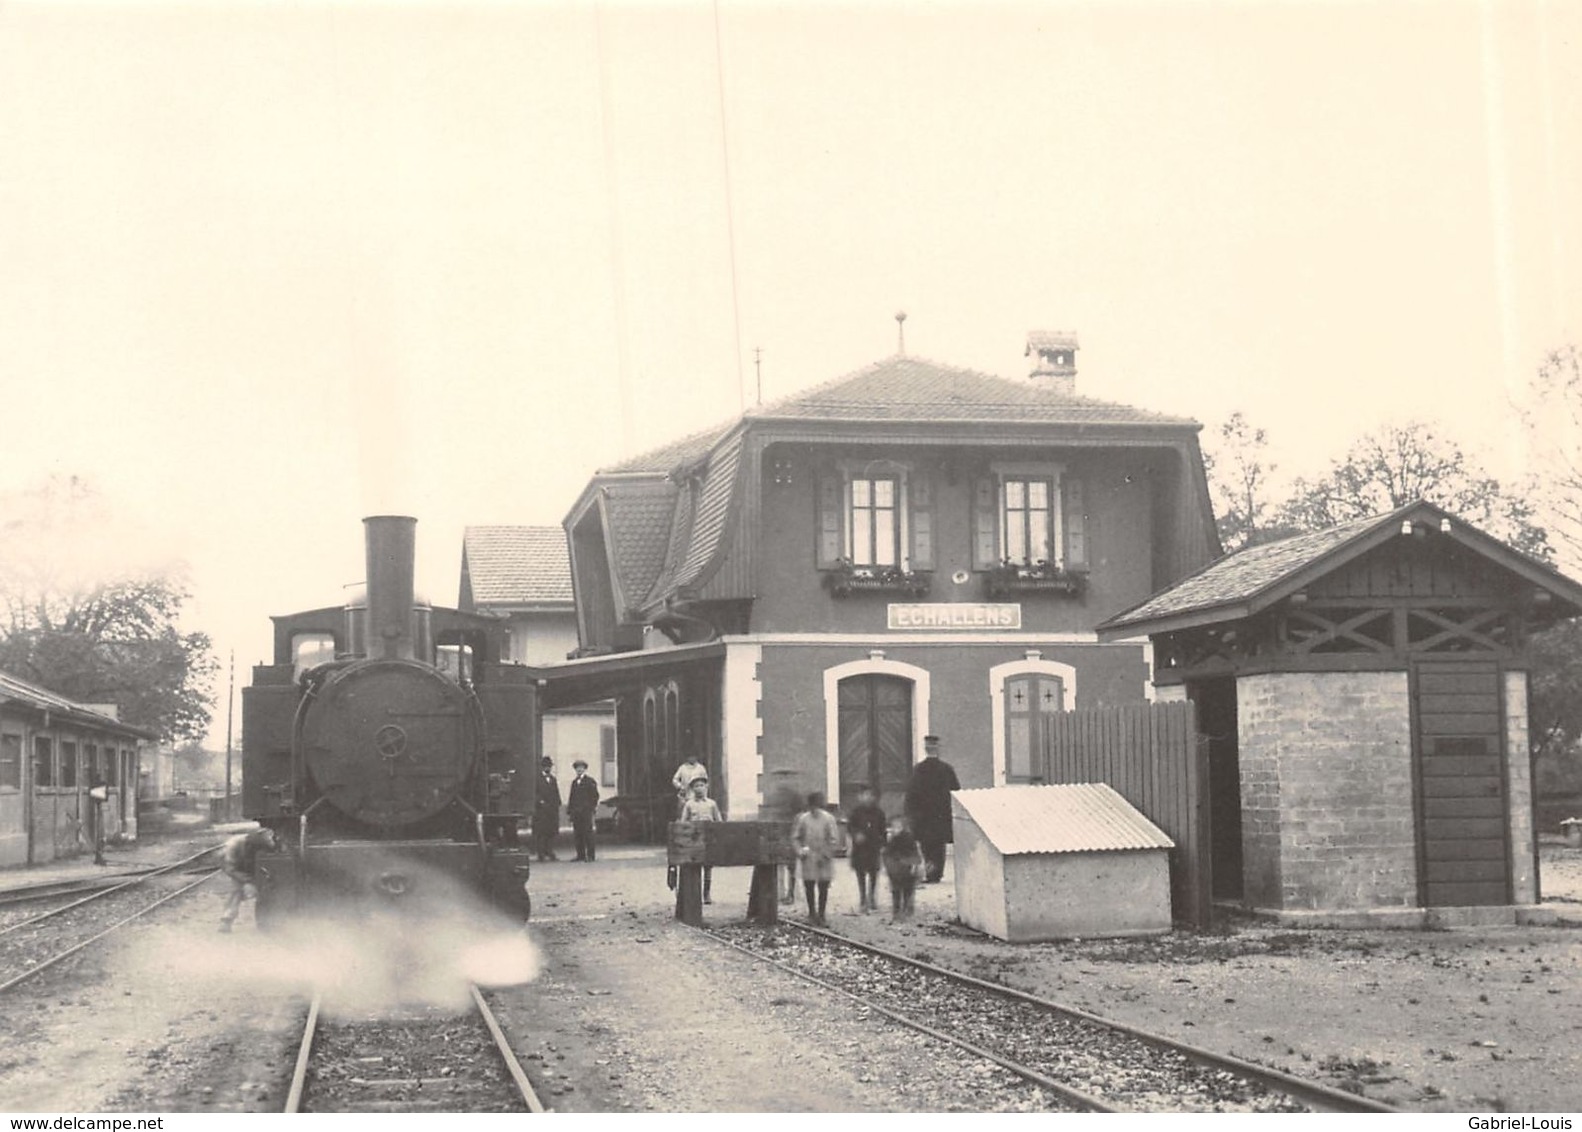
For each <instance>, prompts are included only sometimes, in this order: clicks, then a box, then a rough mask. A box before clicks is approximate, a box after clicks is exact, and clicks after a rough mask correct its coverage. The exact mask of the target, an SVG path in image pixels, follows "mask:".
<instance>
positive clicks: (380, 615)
mask: <svg viewBox="0 0 1582 1132" xmlns="http://www.w3.org/2000/svg"><path fill="white" fill-rule="evenodd" d="M363 526H364V530H365V534H366V536H367V543H368V655H369V656H370V657H392V658H400V659H403V660H411V659H412V656H413V649H412V602H413V588H412V574H413V570H414V564H415V562H416V560H417V539H416V535H415V532H416V529H417V520H416V519H414V518H412V517H410V516H408V515H371V516H369V517H368V518H366V519H364V520H363Z"/></svg>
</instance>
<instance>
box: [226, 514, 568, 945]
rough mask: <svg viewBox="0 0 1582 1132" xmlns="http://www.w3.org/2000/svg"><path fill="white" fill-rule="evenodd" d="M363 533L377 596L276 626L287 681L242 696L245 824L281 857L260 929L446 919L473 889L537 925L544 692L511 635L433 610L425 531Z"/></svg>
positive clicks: (275, 859)
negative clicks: (335, 917) (370, 914)
mask: <svg viewBox="0 0 1582 1132" xmlns="http://www.w3.org/2000/svg"><path fill="white" fill-rule="evenodd" d="M363 523H364V529H365V538H366V549H367V564H368V570H367V582H366V586H365V587H364V588H363V590H362V591H360V592H358V593H355V594H354V595H353V596H352V597H351V598H349V599H348V600H347V601H346V602H345V603H344V604H343V605H341V606H332V607H329V608H325V609H315V610H307V611H304V612H300V613H293V614H287V615H285V616H280V617H275V618H273V620H274V623H275V644H274V663H273V664H261V665H258V666H256V667H255V668H254V669H253V682H252V684H251V686H249V687H247V688H245V689H243V691H242V744H243V748H242V774H243V778H242V783H243V787H242V802H243V812H244V813H245V814H246V816H247V817H249V818H252V819H254V820H256V821H258V822H259V823H260V824H262V825H264V826H267V827H269V828H270V829H272V830H274V831H275V833H276V835H277V837H278V839H279V841H280V846H281V847H280V849H279V851H277V852H274V853H268V854H264V855H263V856H261V857H260V859H259V867H258V890H259V891H258V915H259V922H260V923H261V924H265V925H267V924H268V923H269V922H270V921H272V920H276V919H278V918H280V917H283V916H290V915H292V914H299V913H306V912H333V913H336V914H343V913H353V914H355V913H357V912H359V911H366V910H370V909H374V908H378V909H389V908H392V907H393V908H396V909H400V908H402V907H407V908H413V909H417V908H422V909H424V910H427V911H432V910H433V909H434V908H436V907H439V906H442V905H443V904H444V903H445V902H446V901H447V900H449V899H451V898H452V897H453V896H454V895H455V890H456V889H457V888H461V889H465V890H470V891H471V892H473V893H475V894H476V895H478V896H480V897H482V898H483V899H485V900H487V901H488V902H489V903H491V904H493V905H495V906H497V907H500V908H502V909H504V910H506V911H507V912H509V913H511V914H513V915H519V916H521V917H522V918H524V919H525V918H526V916H527V915H528V913H529V912H530V910H531V899H530V896H529V893H528V878H529V872H530V864H529V854H528V851H527V849H526V847H525V846H521V845H519V844H518V843H517V827H518V824H519V823H520V822H521V821H522V820H523V818H524V815H527V814H530V813H531V812H532V804H533V787H534V783H535V781H536V776H535V774H534V767H535V765H536V761H537V759H536V756H537V754H538V752H537V740H538V728H537V704H536V695H537V688H536V686H535V684H534V682H533V680H532V679H531V676H530V673H529V672H528V670H526V669H524V668H520V667H517V666H515V665H508V664H502V663H501V645H502V643H503V640H504V634H503V631H502V629H501V628H500V626H499V625H498V624H497V623H496V622H495V621H493V620H492V619H490V618H486V617H481V616H478V615H475V614H469V613H463V612H461V611H459V610H454V609H439V608H433V607H431V606H429V605H428V604H427V603H426V602H423V601H421V600H419V599H418V598H417V596H416V592H415V590H414V586H413V571H414V563H415V549H416V545H415V533H416V525H417V523H416V520H415V519H412V518H408V517H406V516H395V515H380V516H374V517H371V518H368V519H365V520H363Z"/></svg>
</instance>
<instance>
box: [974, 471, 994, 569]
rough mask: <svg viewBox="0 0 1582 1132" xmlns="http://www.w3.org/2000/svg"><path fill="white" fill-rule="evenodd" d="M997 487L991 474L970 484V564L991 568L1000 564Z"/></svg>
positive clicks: (978, 567)
mask: <svg viewBox="0 0 1582 1132" xmlns="http://www.w3.org/2000/svg"><path fill="white" fill-rule="evenodd" d="M998 510H999V489H998V487H997V485H996V483H995V477H993V476H979V477H978V478H977V479H976V480H974V481H973V485H972V565H973V568H974V569H976V570H992V569H994V568H995V567H996V566H998V565H999V564H1000V530H999V515H998V513H997V512H998Z"/></svg>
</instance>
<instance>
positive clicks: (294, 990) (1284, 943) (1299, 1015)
mask: <svg viewBox="0 0 1582 1132" xmlns="http://www.w3.org/2000/svg"><path fill="white" fill-rule="evenodd" d="M1542 849H1543V851H1542V869H1543V873H1542V875H1543V885H1544V891H1545V894H1546V897H1547V898H1548V899H1549V900H1551V901H1552V902H1553V903H1554V904H1555V905H1556V906H1557V907H1559V908H1561V909H1562V910H1565V911H1567V912H1568V913H1571V914H1570V915H1568V917H1567V919H1568V920H1569V921H1570V922H1571V923H1573V924H1582V849H1568V848H1566V847H1564V846H1561V845H1559V844H1545V845H1544V846H1543V847H1542ZM748 875H749V874H748V870H744V869H741V870H719V872H718V873H717V875H716V878H715V889H714V898H715V902H714V904H713V905H711V906H710V908H709V909H708V910H707V911H708V915H709V917H710V918H711V919H712V920H715V921H717V922H728V921H730V920H734V919H737V918H739V917H740V916H741V915H742V914H743V912H744V910H745V908H746V889H747V882H748ZM948 876H949V872H948V871H947V877H948ZM663 877H664V868H663V859H662V856H661V855H660V854H659V852H658V851H656V850H652V849H639V848H619V847H610V848H608V849H607V850H606V852H605V855H604V858H603V859H601V860H600V861H599V862H597V863H595V864H593V865H583V864H575V863H572V862H563V863H558V864H550V865H545V866H542V867H541V868H539V869H537V870H535V875H534V882H535V889H536V892H537V894H538V895H537V899H536V901H535V919H534V923H533V925H532V927H531V929H530V932H529V935H530V937H531V939H532V940H533V942H534V945H535V947H536V949H537V950H536V955H535V961H536V962H537V963H538V964H539V965H540V967H541V971H540V973H539V974H538V977H537V978H536V979H535V980H534V981H533V982H531V983H528V984H526V985H523V986H518V987H513V988H508V989H501V990H499V991H497V992H495V994H494V998H495V1002H496V1004H497V1009H498V1010H499V1012H500V1014H501V1015H502V1020H503V1021H504V1023H505V1025H506V1027H507V1030H508V1031H509V1032H511V1033H513V1034H516V1035H520V1036H521V1043H520V1046H519V1052H520V1053H522V1054H523V1055H525V1063H526V1065H527V1068H528V1071H529V1074H530V1075H531V1076H532V1077H533V1078H534V1080H535V1082H537V1083H538V1084H539V1085H540V1087H541V1089H542V1091H543V1092H544V1094H545V1098H546V1100H547V1101H548V1102H549V1103H550V1104H551V1105H553V1106H554V1107H555V1108H557V1109H560V1110H562V1111H583V1112H590V1111H616V1112H619V1111H668V1110H689V1111H726V1110H750V1111H820V1110H821V1111H846V1110H878V1111H903V1112H904V1111H934V1110H950V1109H955V1110H961V1109H969V1110H970V1109H972V1108H973V1107H974V1102H975V1098H976V1097H977V1096H979V1095H980V1094H979V1092H978V1091H977V1090H976V1088H975V1085H976V1081H975V1079H974V1077H973V1076H972V1073H970V1072H958V1071H956V1070H955V1069H954V1068H953V1070H952V1071H951V1072H949V1073H943V1074H942V1073H940V1072H939V1071H938V1066H939V1065H940V1064H942V1063H944V1064H950V1065H952V1066H954V1065H956V1064H957V1063H959V1058H957V1057H956V1055H953V1054H952V1055H947V1060H944V1061H943V1062H942V1059H941V1057H940V1055H939V1054H938V1052H937V1051H935V1050H932V1049H931V1048H929V1046H928V1045H927V1043H926V1042H921V1041H919V1040H918V1039H916V1038H912V1037H907V1036H905V1035H901V1034H900V1033H899V1032H897V1031H894V1029H893V1028H892V1027H889V1026H886V1025H883V1024H881V1023H878V1022H877V1021H875V1020H873V1019H871V1018H869V1017H868V1016H866V1014H865V1012H864V1011H863V1010H862V1009H861V1008H860V1007H857V1006H855V1005H853V1004H851V1003H849V1002H844V1001H841V1002H831V1001H823V1000H822V997H821V992H817V991H816V990H814V988H811V987H809V986H808V985H807V984H805V983H800V982H798V981H796V980H793V979H790V978H789V977H788V976H781V975H779V974H777V973H774V972H769V971H765V970H764V969H762V968H761V967H758V966H755V965H754V964H752V963H751V962H750V961H748V960H746V959H745V958H743V957H740V956H736V955H734V954H732V953H727V952H723V951H721V950H720V949H718V948H717V946H716V945H714V944H713V943H711V942H709V941H708V940H706V939H704V938H702V937H700V936H698V935H696V934H695V933H692V932H690V931H689V930H687V929H684V928H681V927H679V926H678V925H676V924H674V923H673V921H672V920H671V918H670V912H671V896H670V893H669V892H668V891H667V890H666V889H665V887H664V879H663ZM212 888H213V891H212V892H209V891H205V890H199V892H198V893H197V894H195V897H194V898H193V899H192V900H190V901H189V900H186V899H184V900H183V901H179V902H177V904H176V905H174V906H172V907H171V909H170V911H171V915H169V916H166V917H164V918H162V919H160V921H159V922H158V923H157V924H155V925H151V926H149V927H146V928H139V929H136V930H134V931H132V932H131V933H130V934H129V935H128V936H127V940H126V943H125V944H124V945H123V946H122V947H121V948H120V949H118V950H116V951H102V950H98V949H89V951H88V952H85V953H84V955H83V956H82V957H81V958H80V959H79V960H77V961H74V963H73V964H72V965H70V966H69V967H68V968H67V969H66V970H64V971H62V972H61V973H60V974H59V975H56V974H55V973H50V974H48V975H46V976H44V977H42V978H41V980H40V982H39V984H38V985H37V986H32V987H31V989H25V988H19V990H24V993H22V994H19V995H16V996H15V997H14V998H12V1000H11V1001H9V1002H8V1003H7V1008H6V1010H5V1011H4V1013H3V1015H0V1109H4V1110H8V1111H24V1112H114V1111H120V1112H127V1111H164V1112H188V1111H205V1110H212V1111H278V1109H279V1106H280V1104H281V1102H282V1100H283V1099H284V1098H283V1089H284V1083H285V1081H286V1078H287V1076H288V1074H289V1070H290V1066H291V1063H292V1061H293V1059H294V1057H295V1042H296V1038H297V1031H296V1027H297V1026H298V1025H299V1024H300V1019H301V1016H302V1013H303V1010H304V1003H305V999H304V998H303V994H302V991H303V975H304V972H315V973H317V974H319V975H321V976H322V975H323V974H324V972H325V971H326V970H331V969H333V965H334V964H335V963H337V962H340V963H346V962H348V960H347V959H346V952H345V951H343V950H341V949H343V948H344V947H346V946H347V945H346V941H340V942H339V943H337V944H336V945H335V946H330V945H328V944H326V943H324V942H322V941H321V942H320V943H319V944H318V945H317V946H313V945H310V946H309V947H308V948H307V949H306V950H305V951H304V950H301V949H293V948H291V947H287V946H283V945H282V944H280V943H279V942H278V941H272V940H271V939H270V938H269V937H265V936H261V935H258V934H256V933H255V932H254V931H253V930H252V928H251V925H250V924H249V923H247V922H246V919H245V914H244V922H243V924H242V925H241V926H240V927H239V930H238V931H237V933H236V934H235V935H233V936H220V935H217V934H216V933H215V931H214V922H215V917H216V915H217V913H218V908H219V904H220V900H221V896H222V892H221V889H220V887H219V886H218V885H213V886H212ZM855 904H856V887H855V883H854V881H853V880H852V878H851V875H850V873H849V871H843V872H842V873H841V874H839V876H838V879H837V881H836V884H835V890H834V892H833V893H832V896H831V904H830V914H831V915H830V918H831V926H832V927H833V928H834V929H835V930H837V931H847V932H850V933H851V934H853V935H856V936H860V937H864V938H871V939H873V940H874V941H876V942H880V943H883V944H885V945H887V946H890V947H892V948H894V949H896V950H898V951H901V952H902V953H904V954H908V955H913V956H917V957H920V958H927V959H929V960H931V961H933V962H935V963H939V964H941V965H944V966H950V967H956V968H959V969H961V970H965V971H969V972H971V973H974V974H978V975H980V976H983V977H986V978H991V979H996V978H997V979H1002V980H1004V981H1005V982H1007V983H1009V984H1011V985H1013V986H1017V987H1020V988H1023V989H1026V990H1029V991H1033V992H1035V993H1038V994H1041V995H1044V996H1046V997H1049V998H1053V999H1056V1000H1058V1001H1062V1002H1068V1003H1071V1004H1074V1005H1077V1006H1081V1007H1083V1008H1085V1009H1089V1010H1091V1011H1093V1012H1095V1013H1098V1014H1102V1015H1105V1016H1107V1017H1111V1018H1115V1019H1118V1020H1121V1021H1125V1022H1130V1023H1133V1024H1136V1025H1139V1026H1143V1027H1146V1028H1148V1029H1153V1030H1158V1031H1161V1032H1163V1033H1166V1034H1170V1035H1172V1036H1174V1037H1178V1038H1181V1039H1183V1040H1186V1041H1189V1042H1192V1043H1194V1044H1197V1045H1201V1046H1205V1047H1208V1048H1211V1049H1215V1050H1224V1051H1229V1052H1233V1053H1236V1054H1238V1055H1240V1056H1242V1057H1246V1058H1248V1059H1250V1060H1255V1061H1261V1062H1266V1063H1269V1064H1273V1065H1277V1066H1280V1067H1281V1068H1285V1069H1288V1070H1290V1071H1292V1072H1296V1073H1302V1074H1310V1075H1311V1074H1317V1075H1320V1076H1322V1077H1323V1078H1324V1079H1326V1080H1329V1081H1331V1082H1340V1081H1350V1082H1353V1083H1356V1084H1360V1085H1361V1086H1362V1087H1363V1088H1364V1089H1365V1090H1366V1092H1367V1093H1368V1095H1370V1096H1374V1097H1377V1098H1380V1099H1383V1100H1386V1101H1389V1102H1391V1103H1395V1104H1397V1105H1400V1106H1402V1107H1405V1108H1408V1109H1412V1110H1419V1111H1491V1110H1496V1109H1508V1110H1522V1111H1526V1112H1532V1113H1536V1112H1553V1111H1568V1112H1574V1111H1577V1110H1579V1109H1582V1041H1579V1038H1582V1002H1579V999H1582V929H1579V928H1577V927H1548V928H1536V927H1524V928H1515V927H1510V928H1478V929H1470V928H1458V929H1454V930H1449V931H1433V932H1419V931H1316V930H1315V931H1309V930H1301V931H1293V930H1291V929H1288V928H1278V927H1273V926H1270V925H1267V924H1262V923H1255V922H1252V921H1237V922H1234V923H1231V924H1229V925H1227V926H1226V927H1224V928H1223V929H1222V930H1219V931H1215V932H1210V933H1201V934H1191V933H1175V934H1172V935H1169V936H1165V937H1157V938H1152V939H1144V940H1133V941H1114V940H1111V941H1106V940H1083V941H1068V942H1063V943H1049V944H1024V945H1005V944H1000V943H997V942H995V941H992V940H987V939H985V938H983V937H981V936H979V935H977V934H975V933H972V932H968V931H966V930H964V929H962V928H960V927H959V926H957V925H955V924H954V923H953V918H954V912H955V906H954V904H955V902H954V892H953V890H952V885H951V884H950V882H949V881H948V880H947V881H946V882H945V883H942V884H938V885H932V886H927V887H925V888H924V890H923V891H922V893H921V899H920V901H919V905H920V906H919V914H918V917H917V918H916V920H914V921H913V922H911V923H907V924H899V925H897V924H891V923H889V922H888V921H889V919H890V917H889V916H888V915H887V914H879V915H861V914H858V913H857V912H856V911H855ZM351 946H352V949H353V953H354V954H355V955H356V956H357V957H356V958H355V959H354V960H352V961H350V966H348V967H347V968H346V971H345V972H343V978H342V981H343V982H345V981H347V980H348V979H352V981H355V979H353V976H357V977H361V978H364V979H365V981H366V979H368V978H371V977H372V976H370V974H369V971H368V970H367V969H366V963H365V960H366V959H367V955H366V952H367V951H368V948H367V946H366V941H352V945H351ZM516 958H517V959H519V958H520V957H519V956H518V957H516ZM514 961H516V960H515V959H513V962H514ZM360 963H362V964H363V965H362V966H359V964H360ZM348 972H349V973H348Z"/></svg>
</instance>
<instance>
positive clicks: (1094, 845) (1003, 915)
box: [951, 783, 1175, 943]
mask: <svg viewBox="0 0 1582 1132" xmlns="http://www.w3.org/2000/svg"><path fill="white" fill-rule="evenodd" d="M951 806H952V809H953V811H954V824H955V829H956V852H955V870H956V913H957V915H958V916H959V917H960V918H961V922H962V923H963V924H966V925H967V926H968V927H971V928H976V929H978V930H979V931H981V932H984V933H986V934H988V935H992V936H994V937H995V938H996V939H1003V940H1006V941H1008V942H1011V943H1030V942H1033V941H1036V940H1047V939H1072V938H1080V937H1091V936H1134V935H1160V934H1162V933H1164V932H1168V931H1169V930H1170V925H1171V915H1170V857H1169V854H1170V850H1171V849H1173V848H1174V847H1175V843H1174V842H1172V841H1171V840H1170V838H1169V837H1167V836H1165V834H1164V832H1163V831H1162V830H1160V829H1159V827H1158V826H1156V825H1154V824H1153V822H1151V821H1149V820H1148V819H1147V818H1146V817H1144V816H1143V815H1142V814H1141V813H1139V812H1138V811H1137V810H1136V809H1135V808H1134V807H1133V806H1132V805H1131V804H1130V803H1128V802H1127V801H1126V799H1124V798H1122V797H1121V796H1120V795H1119V794H1118V793H1116V792H1115V790H1114V789H1112V788H1111V787H1109V786H1107V785H1105V784H1103V783H1082V784H1074V785H1066V786H1004V787H999V788H997V789H992V790H958V791H956V792H955V793H954V794H952V795H951Z"/></svg>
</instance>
